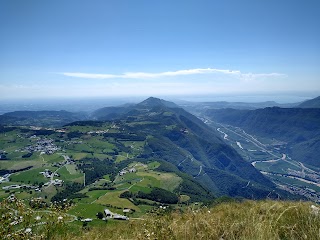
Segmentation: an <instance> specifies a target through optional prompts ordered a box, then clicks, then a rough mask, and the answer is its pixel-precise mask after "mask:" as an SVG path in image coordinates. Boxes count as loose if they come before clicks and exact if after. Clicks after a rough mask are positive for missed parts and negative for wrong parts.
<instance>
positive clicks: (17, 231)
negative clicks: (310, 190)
mask: <svg viewBox="0 0 320 240" xmlns="http://www.w3.org/2000/svg"><path fill="white" fill-rule="evenodd" d="M221 200H222V201H221ZM226 200H227V201H226ZM68 208H69V207H68V206H65V207H64V208H61V207H58V208H57V207H55V206H52V207H49V208H47V209H46V210H45V209H37V208H34V209H32V208H30V207H27V205H25V204H24V203H23V202H22V201H21V200H18V199H14V198H13V199H12V198H10V199H7V200H5V201H3V202H1V203H0V213H1V216H2V217H1V218H0V226H2V227H1V228H0V235H1V239H16V240H17V239H62V240H64V239H68V240H69V239H74V240H81V239H158V240H161V239H163V240H165V239H213V240H214V239H225V240H227V239H246V240H248V239H249V240H250V239H252V240H253V239H254V240H256V239H258V240H259V239H260V240H262V239H268V240H272V239H311V240H312V239H319V237H320V216H319V210H320V208H319V206H315V205H313V204H312V203H310V202H301V201H300V202H291V201H274V200H264V201H252V200H247V201H243V202H236V201H234V200H230V199H220V200H216V202H215V203H214V204H213V206H211V207H207V206H200V205H196V204H194V205H190V206H189V207H184V208H179V207H176V208H170V209H164V208H163V207H162V208H160V207H159V208H158V209H157V210H155V211H153V212H152V213H149V214H146V215H144V216H142V217H140V218H131V219H130V220H129V221H116V220H108V221H104V220H101V219H97V217H96V216H95V215H94V213H95V212H97V211H102V210H103V208H99V207H98V208H97V206H93V205H92V208H90V209H87V210H88V211H91V213H92V218H93V221H91V222H89V223H83V222H81V221H79V220H77V217H76V216H75V215H73V214H66V213H65V211H66V210H67V209H68Z"/></svg>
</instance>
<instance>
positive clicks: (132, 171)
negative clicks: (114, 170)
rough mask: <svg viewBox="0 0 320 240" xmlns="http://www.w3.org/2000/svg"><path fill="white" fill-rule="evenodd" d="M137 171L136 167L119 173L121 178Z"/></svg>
mask: <svg viewBox="0 0 320 240" xmlns="http://www.w3.org/2000/svg"><path fill="white" fill-rule="evenodd" d="M136 171H137V170H136V169H135V168H134V167H132V168H124V169H122V170H121V171H120V172H119V176H123V175H125V174H127V173H134V172H136Z"/></svg>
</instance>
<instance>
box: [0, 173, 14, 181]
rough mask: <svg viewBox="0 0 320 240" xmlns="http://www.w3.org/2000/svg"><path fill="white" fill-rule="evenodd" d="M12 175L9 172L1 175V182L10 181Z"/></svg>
mask: <svg viewBox="0 0 320 240" xmlns="http://www.w3.org/2000/svg"><path fill="white" fill-rule="evenodd" d="M10 175H11V174H9V173H7V174H5V175H3V176H2V177H0V183H3V182H9V177H10Z"/></svg>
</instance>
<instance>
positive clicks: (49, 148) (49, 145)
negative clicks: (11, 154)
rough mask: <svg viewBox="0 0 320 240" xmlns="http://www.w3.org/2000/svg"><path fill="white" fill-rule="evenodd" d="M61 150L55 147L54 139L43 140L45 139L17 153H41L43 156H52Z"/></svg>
mask: <svg viewBox="0 0 320 240" xmlns="http://www.w3.org/2000/svg"><path fill="white" fill-rule="evenodd" d="M34 136H35V135H34ZM34 136H31V137H30V138H33V137H34ZM59 150H61V148H60V147H58V146H57V145H55V144H54V143H53V140H52V139H48V138H43V139H39V140H38V141H37V142H36V144H34V145H31V146H27V147H24V148H22V149H20V150H16V151H21V152H29V153H32V152H40V153H42V154H48V155H50V154H53V153H55V152H57V151H59Z"/></svg>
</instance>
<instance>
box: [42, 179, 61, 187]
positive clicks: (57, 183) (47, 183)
mask: <svg viewBox="0 0 320 240" xmlns="http://www.w3.org/2000/svg"><path fill="white" fill-rule="evenodd" d="M51 184H52V185H54V186H60V187H61V186H62V185H63V180H61V179H52V180H50V181H49V182H46V183H45V184H43V185H44V186H49V185H51Z"/></svg>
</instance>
